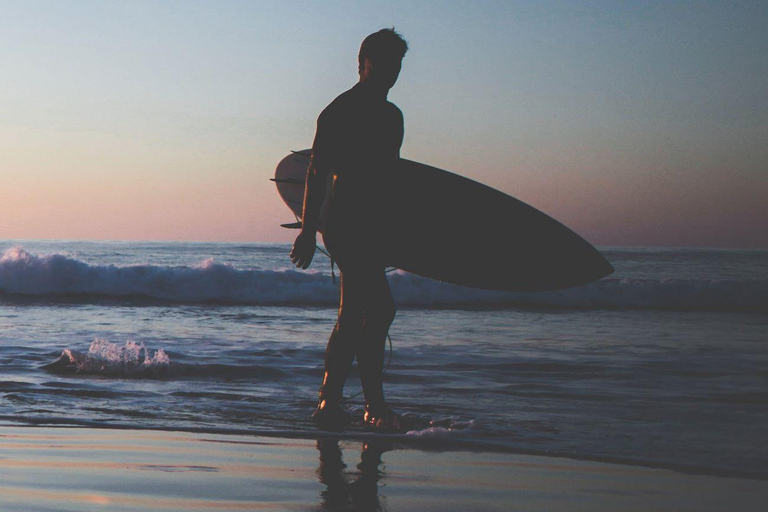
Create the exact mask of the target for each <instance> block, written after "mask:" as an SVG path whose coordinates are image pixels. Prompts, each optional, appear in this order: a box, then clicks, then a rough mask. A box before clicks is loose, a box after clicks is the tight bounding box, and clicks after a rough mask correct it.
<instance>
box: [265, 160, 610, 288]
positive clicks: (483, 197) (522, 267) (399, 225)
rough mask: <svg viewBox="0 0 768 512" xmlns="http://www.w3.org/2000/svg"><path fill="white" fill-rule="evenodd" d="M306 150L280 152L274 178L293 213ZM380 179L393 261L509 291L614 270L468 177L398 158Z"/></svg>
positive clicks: (585, 279)
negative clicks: (385, 204) (287, 152)
mask: <svg viewBox="0 0 768 512" xmlns="http://www.w3.org/2000/svg"><path fill="white" fill-rule="evenodd" d="M310 153H311V151H310V150H302V151H296V152H292V153H291V154H290V155H288V156H286V157H285V158H283V159H282V160H281V161H280V163H279V164H278V166H277V169H276V170H275V178H274V179H273V181H275V183H276V184H277V190H278V193H279V194H280V197H281V198H282V199H283V201H284V202H285V204H286V205H288V207H289V208H290V209H291V211H292V212H293V213H294V214H295V215H296V217H297V218H298V219H301V216H302V213H303V212H302V207H303V198H304V180H305V177H306V172H307V166H308V165H309V158H310ZM385 182H386V185H385V186H384V187H382V190H381V193H382V194H386V196H385V197H387V196H388V198H389V199H388V201H387V204H388V205H390V207H389V208H388V209H387V212H386V219H387V220H386V222H385V226H384V228H383V229H382V233H381V236H382V237H383V240H384V242H385V247H386V258H385V261H386V262H387V264H388V265H391V266H393V267H396V268H398V269H401V270H404V271H406V272H410V273H413V274H417V275H420V276H423V277H428V278H431V279H436V280H438V281H444V282H447V283H452V284H457V285H463V286H470V287H473V288H481V289H486V290H500V291H516V292H519V291H525V292H539V291H551V290H558V289H563V288H571V287H574V286H581V285H584V284H587V283H590V282H592V281H596V280H598V279H601V278H603V277H605V276H607V275H610V274H611V273H612V272H613V267H612V266H611V264H610V263H609V262H608V261H607V260H606V259H605V258H604V257H603V256H602V255H601V254H600V252H599V251H598V250H597V249H595V248H594V247H593V246H592V245H591V244H590V243H589V242H587V241H586V240H584V239H583V238H582V237H581V236H579V235H578V234H576V233H575V232H573V231H572V230H570V229H569V228H567V227H566V226H564V225H563V224H561V223H560V222H558V221H556V220H555V219H553V218H552V217H550V216H548V215H546V214H545V213H543V212H541V211H539V210H537V209H536V208H534V207H532V206H530V205H528V204H526V203H524V202H522V201H520V200H518V199H516V198H514V197H512V196H510V195H507V194H505V193H504V192H501V191H499V190H496V189H494V188H491V187H488V186H486V185H483V184H481V183H478V182H476V181H473V180H471V179H469V178H465V177H463V176H460V175H458V174H454V173H451V172H448V171H445V170H442V169H438V168H436V167H432V166H429V165H425V164H421V163H418V162H413V161H410V160H406V159H401V160H400V161H399V162H398V163H397V164H396V165H394V166H392V168H391V169H388V172H387V179H386V180H385ZM292 227H300V224H298V225H297V224H296V223H294V224H293V226H292ZM322 229H323V227H322V226H321V227H320V230H321V231H322Z"/></svg>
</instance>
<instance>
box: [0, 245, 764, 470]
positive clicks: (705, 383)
mask: <svg viewBox="0 0 768 512" xmlns="http://www.w3.org/2000/svg"><path fill="white" fill-rule="evenodd" d="M601 250H602V252H603V253H604V254H605V256H606V257H607V258H608V260H609V261H611V263H612V264H613V265H614V267H615V268H616V272H615V274H613V275H611V276H609V277H608V278H605V279H603V280H601V281H599V282H596V283H592V284H590V285H587V286H583V287H579V288H574V289H570V290H563V291H559V292H550V293H528V294H510V293H496V292H486V291H479V290H472V289H467V288H461V287H456V286H451V285H447V284H443V283H437V282H433V281H429V280H426V279H422V278H419V277H416V276H412V275H408V274H404V273H401V272H399V271H395V272H392V273H391V274H390V276H389V279H390V283H391V285H392V289H393V293H394V295H395V300H396V302H397V304H398V315H397V318H396V320H395V323H394V325H393V326H392V330H391V332H390V334H391V347H390V348H388V356H387V359H388V364H387V369H386V375H385V389H386V392H387V396H388V400H389V401H390V403H391V405H392V407H393V409H395V410H396V411H397V412H398V413H400V414H403V415H404V416H405V417H407V418H409V421H411V422H412V423H414V424H415V425H418V428H415V429H414V430H412V431H410V432H408V433H407V434H403V435H393V436H382V437H385V438H386V439H388V440H390V441H391V442H395V443H402V444H404V445H413V446H415V447H419V448H423V449H430V450H440V449H452V450H453V449H462V450H463V449H467V450H480V451H491V452H494V451H498V452H513V453H525V454H536V455H551V456H564V457H571V458H576V459H584V460H598V461H607V462H618V463H626V464H635V465H643V466H653V467H662V468H669V469H674V470H678V471H684V472H692V473H701V474H711V475H720V476H743V477H750V478H759V479H768V251H765V250H709V249H658V248H654V249H651V248H602V249H601ZM288 252H289V246H287V245H281V244H225V243H181V242H174V243H161V242H80V241H78V242H69V241H34V240H6V241H0V255H2V256H0V361H1V364H2V366H1V368H2V370H1V371H0V419H1V420H2V422H3V423H5V424H11V425H16V426H19V425H21V426H24V425H29V426H34V425H48V426H55V425H68V426H73V425H74V426H82V427H84V428H85V427H106V428H119V429H139V430H152V429H161V430H181V431H192V432H211V433H232V434H243V435H253V434H258V435H267V436H269V435H274V436H284V437H285V436H287V437H306V438H313V437H317V435H318V431H317V430H316V428H315V426H314V425H313V424H312V422H311V421H310V419H309V416H310V414H311V412H312V410H313V408H314V406H315V402H316V393H317V387H318V384H319V382H320V379H321V376H322V360H323V353H324V349H325V342H326V340H327V337H328V335H329V333H330V331H331V328H332V326H333V323H334V321H335V315H336V306H337V301H338V285H337V284H336V283H335V282H334V280H333V278H332V275H331V270H330V263H329V261H328V260H327V258H324V257H323V256H322V255H321V254H319V253H318V255H317V256H316V259H315V262H314V263H313V266H312V267H311V269H310V270H309V271H299V270H296V269H293V268H291V265H290V260H289V258H288ZM500 264H502V263H501V262H500ZM359 391H360V386H359V379H358V377H357V375H356V374H353V375H352V376H351V377H350V380H349V383H348V386H347V393H348V394H349V395H350V398H349V401H348V405H349V407H350V408H351V409H352V410H353V411H355V412H356V413H357V414H361V413H362V398H361V397H360V396H354V395H355V394H356V393H358V392H359ZM362 435H363V434H362V433H359V432H357V431H356V430H354V429H352V431H350V432H348V433H347V434H340V436H341V437H345V436H348V437H353V438H354V437H355V436H362Z"/></svg>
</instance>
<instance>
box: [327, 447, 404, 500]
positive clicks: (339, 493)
mask: <svg viewBox="0 0 768 512" xmlns="http://www.w3.org/2000/svg"><path fill="white" fill-rule="evenodd" d="M390 448H391V447H390V446H389V445H388V444H387V443H363V446H362V450H361V453H360V463H359V464H358V465H357V469H358V471H350V472H347V471H345V470H346V468H347V465H346V464H344V461H343V459H342V452H341V448H340V447H339V442H338V441H336V440H330V439H320V440H319V441H318V442H317V449H318V451H319V452H320V467H319V468H318V469H317V476H318V478H319V480H320V483H321V484H323V485H325V487H326V488H325V490H324V491H322V493H321V494H320V495H321V499H322V503H321V506H322V507H323V510H361V511H362V510H365V511H384V510H386V508H385V506H384V504H382V500H381V499H380V498H379V480H380V479H381V477H382V475H383V472H382V471H381V469H380V466H381V455H382V454H383V453H384V452H386V451H388V450H389V449H390Z"/></svg>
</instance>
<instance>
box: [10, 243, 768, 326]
mask: <svg viewBox="0 0 768 512" xmlns="http://www.w3.org/2000/svg"><path fill="white" fill-rule="evenodd" d="M390 283H391V285H392V288H393V293H394V295H395V298H396V300H397V303H398V305H400V306H405V307H418V308H457V307H458V308H478V307H479V308H501V309H504V308H513V307H535V308H538V307H542V308H551V307H559V308H579V309H666V310H701V311H758V312H763V313H764V312H768V280H766V279H755V280H749V281H745V280H716V279H675V278H664V279H651V278H648V279H639V278H634V279H633V278H621V277H614V278H607V279H603V280H601V281H598V282H595V283H592V284H590V285H587V286H581V287H577V288H571V289H567V290H561V291H555V292H543V293H502V292H491V291H485V290H476V289H471V288H466V287H460V286H454V285H449V284H446V283H440V282H436V281H432V280H429V279H424V278H421V277H418V276H414V275H411V274H407V273H404V272H400V271H397V272H394V273H392V274H390ZM0 292H4V293H5V294H11V295H20V296H37V297H41V296H45V297H46V298H51V299H53V298H54V297H62V296H63V297H72V296H78V297H80V298H81V300H87V299H86V297H89V296H93V297H101V298H128V297H131V298H136V297H141V298H148V299H154V300H167V301H176V302H217V303H233V304H252V305H276V304H283V305H297V306H298V305H309V304H316V305H326V306H333V305H335V304H336V303H337V301H338V286H337V285H336V284H334V283H333V282H332V281H331V279H330V277H329V276H327V275H325V274H323V273H320V272H317V271H309V272H305V271H297V270H247V269H237V268H234V267H233V266H231V265H228V264H225V263H218V262H216V261H214V260H212V259H206V260H204V261H202V262H201V263H199V264H198V265H195V266H161V265H127V266H116V265H93V264H88V263H85V262H83V261H79V260H77V259H75V258H72V257H70V256H66V255H62V254H45V255H36V254H32V253H29V252H27V251H26V250H24V249H22V248H19V247H16V248H12V249H9V250H7V251H6V252H5V254H3V256H2V257H0Z"/></svg>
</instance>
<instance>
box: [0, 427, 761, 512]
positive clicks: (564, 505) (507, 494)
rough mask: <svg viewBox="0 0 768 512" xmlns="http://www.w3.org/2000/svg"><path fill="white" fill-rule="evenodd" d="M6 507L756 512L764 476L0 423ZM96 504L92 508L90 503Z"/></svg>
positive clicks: (0, 498) (372, 444) (338, 441)
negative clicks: (727, 511)
mask: <svg viewBox="0 0 768 512" xmlns="http://www.w3.org/2000/svg"><path fill="white" fill-rule="evenodd" d="M0 476H2V484H0V505H2V508H3V509H4V510H17V509H23V510H78V511H80V510H91V509H92V508H91V507H96V508H103V506H104V505H110V506H113V507H116V508H119V509H120V510H141V509H146V508H151V509H153V510H190V509H192V510H262V509H271V510H338V509H343V510H376V509H377V508H378V509H379V510H389V511H398V510H446V511H451V510H457V511H458V510H509V509H510V508H513V506H514V507H515V508H517V507H519V508H521V509H524V510H585V511H586V510H597V511H600V510H606V511H607V510H619V509H620V510H638V511H640V510H670V511H671V510H697V511H710V510H711V511H717V510H725V509H734V510H743V511H748V510H760V509H761V508H762V505H764V504H765V503H766V501H768V486H766V484H765V482H764V481H761V480H750V479H744V478H735V477H729V478H723V477H717V476H706V475H694V474H689V473H679V472H675V471H671V470H668V469H655V468H649V467H640V466H630V465H620V464H610V463H605V462H596V461H584V460H576V459H571V458H562V457H555V456H542V455H529V454H520V453H517V454H513V453H504V452H498V451H496V452H487V451H485V452H483V451H470V450H460V449H447V450H429V449H424V448H423V447H413V446H404V445H403V444H402V443H398V442H394V443H393V442H390V441H388V440H387V439H385V438H380V439H379V438H373V437H371V436H366V438H365V439H363V438H358V439H350V438H349V436H346V437H345V438H343V439H342V438H341V436H338V437H337V436H333V437H331V436H326V435H320V436H315V437H314V438H312V437H309V436H304V437H301V438H298V437H292V438H287V437H280V436H266V435H228V434H220V433H193V432H181V431H173V430H123V429H116V428H109V429H107V428H91V427H80V428H75V427H71V426H56V427H50V426H46V427H39V426H18V425H8V424H5V425H0ZM96 508H93V509H94V510H95V509H96Z"/></svg>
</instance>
